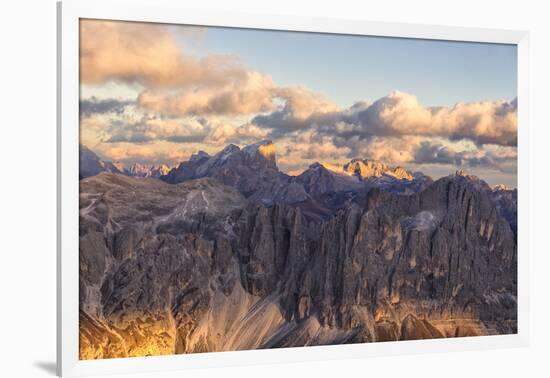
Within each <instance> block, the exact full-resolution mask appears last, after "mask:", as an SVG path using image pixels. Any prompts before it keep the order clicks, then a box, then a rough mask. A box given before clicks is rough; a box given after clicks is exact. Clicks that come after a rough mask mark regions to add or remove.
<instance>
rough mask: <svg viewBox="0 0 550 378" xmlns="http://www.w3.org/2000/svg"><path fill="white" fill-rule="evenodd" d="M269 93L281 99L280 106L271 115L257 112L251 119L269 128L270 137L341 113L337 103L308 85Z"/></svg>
mask: <svg viewBox="0 0 550 378" xmlns="http://www.w3.org/2000/svg"><path fill="white" fill-rule="evenodd" d="M272 92H273V97H275V98H277V99H279V100H280V101H282V106H280V107H279V108H278V109H277V110H276V111H274V112H272V113H270V114H261V115H257V116H256V117H254V118H253V119H252V121H251V122H252V123H253V124H256V125H258V126H259V127H263V128H269V129H271V130H272V135H273V136H281V135H284V134H286V133H288V132H293V131H296V130H303V129H307V128H310V127H312V126H314V125H316V124H317V123H326V122H327V118H331V119H332V118H333V117H331V116H332V115H335V116H336V117H338V116H339V115H340V108H339V107H338V106H336V105H335V104H333V103H332V102H330V101H329V100H327V99H326V98H325V97H323V96H321V95H319V94H317V93H314V92H311V91H310V90H308V89H307V88H304V87H300V86H297V87H284V88H283V87H281V88H274V89H273V91H272ZM336 119H337V118H334V120H336Z"/></svg>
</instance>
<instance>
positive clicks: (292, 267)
mask: <svg viewBox="0 0 550 378" xmlns="http://www.w3.org/2000/svg"><path fill="white" fill-rule="evenodd" d="M411 21H414V20H411ZM58 45H59V47H60V49H59V52H58V72H57V75H58V78H59V86H58V104H59V105H58V165H59V166H58V172H59V175H58V201H59V202H58V203H59V210H58V230H59V233H58V324H57V330H58V342H57V347H58V374H59V375H63V376H77V375H84V374H116V373H129V372H141V373H143V372H149V371H163V370H164V371H166V370H177V369H188V368H201V367H216V366H235V365H244V364H250V363H273V362H295V361H304V360H316V359H341V358H358V357H365V356H377V355H398V354H404V353H412V352H415V353H418V352H439V351H458V350H472V349H483V348H500V347H510V346H521V345H526V344H527V341H528V338H527V336H528V271H527V269H528V262H527V261H528V255H529V249H528V242H529V235H528V229H529V227H528V214H527V201H528V198H527V193H528V185H529V184H528V154H529V148H528V127H529V125H528V106H529V99H528V82H527V80H528V68H527V67H528V61H527V59H528V35H527V33H526V32H522V31H509V30H485V29H471V28H459V27H446V26H426V25H413V24H392V23H374V22H366V21H359V20H338V19H316V18H304V17H287V16H281V15H269V14H253V15H252V14H246V13H230V12H213V11H199V10H192V9H186V8H184V7H181V6H179V5H178V4H177V2H174V1H165V0H161V1H145V0H139V1H119V0H116V1H110V2H108V3H103V2H100V3H93V2H89V1H88V2H84V1H82V2H81V1H63V3H59V4H58ZM518 206H519V207H518Z"/></svg>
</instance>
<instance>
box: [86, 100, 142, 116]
mask: <svg viewBox="0 0 550 378" xmlns="http://www.w3.org/2000/svg"><path fill="white" fill-rule="evenodd" d="M132 104H133V101H121V100H117V99H113V98H111V99H98V98H97V97H91V98H87V99H82V100H80V107H79V110H80V116H81V117H90V116H91V115H93V114H107V113H116V114H121V113H122V112H124V109H125V108H126V107H127V106H129V105H132Z"/></svg>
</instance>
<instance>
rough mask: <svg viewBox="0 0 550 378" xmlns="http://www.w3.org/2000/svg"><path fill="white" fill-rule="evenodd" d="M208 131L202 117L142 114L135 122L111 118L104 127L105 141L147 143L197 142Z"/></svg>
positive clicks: (208, 127)
mask: <svg viewBox="0 0 550 378" xmlns="http://www.w3.org/2000/svg"><path fill="white" fill-rule="evenodd" d="M209 132H210V125H209V124H208V122H207V121H206V120H204V119H195V118H189V119H185V120H174V119H164V118H159V117H154V116H152V117H151V116H143V117H142V118H141V119H140V120H138V121H137V122H125V121H121V120H113V121H112V122H111V123H110V125H109V126H108V128H107V129H106V134H107V135H108V138H106V140H105V142H106V143H120V142H129V143H149V142H153V141H169V142H174V143H197V142H201V141H203V140H204V138H205V137H206V136H207V135H208V133H209Z"/></svg>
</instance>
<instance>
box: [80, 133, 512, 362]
mask: <svg viewBox="0 0 550 378" xmlns="http://www.w3.org/2000/svg"><path fill="white" fill-rule="evenodd" d="M80 166H81V175H80V176H81V178H82V179H81V181H80V250H79V256H80V260H79V261H80V358H81V359H95V358H110V357H126V356H146V355H159V354H174V353H197V352H209V351H227V350H241V349H257V348H276V347H296V346H306V345H327V344H342V343H363V342H375V341H391V340H411V339H424V338H438V337H462V336H480V335H492V334H507V333H515V332H516V331H517V278H516V277H517V268H516V267H517V242H516V238H517V237H516V232H517V231H516V229H517V190H515V189H508V188H504V187H500V186H499V187H495V188H491V187H490V186H489V185H487V184H486V183H485V182H484V181H483V180H481V179H479V178H477V177H475V176H471V175H467V174H466V173H464V172H462V171H457V172H456V173H454V174H451V175H449V176H447V177H443V178H440V179H438V180H435V181H434V180H432V179H431V178H430V177H428V176H426V175H424V174H422V173H419V172H415V173H413V172H409V171H407V170H405V169H403V168H401V167H390V166H388V165H385V164H383V163H381V162H377V161H371V160H366V159H353V160H351V161H350V162H348V163H346V164H343V165H334V164H323V163H315V164H312V165H311V166H309V167H308V168H307V169H306V170H304V171H303V172H302V173H301V174H299V175H297V176H290V175H288V174H285V173H284V172H281V171H280V170H279V169H278V167H277V157H276V152H275V146H274V145H273V143H272V142H270V141H262V142H258V143H256V144H253V145H249V146H246V147H243V148H239V147H238V146H235V145H229V146H227V147H225V148H224V149H222V150H221V151H220V152H218V153H216V154H214V155H209V154H207V153H205V152H198V153H197V154H195V155H193V156H192V157H191V158H190V159H189V160H188V161H185V162H182V163H180V164H179V165H178V166H177V167H174V168H172V169H171V170H169V171H168V170H167V169H163V170H162V173H159V174H158V176H153V175H152V174H150V175H147V174H142V173H140V174H139V175H138V174H136V173H137V172H144V171H147V172H149V171H150V170H149V169H145V170H141V169H138V168H137V167H136V169H133V170H132V169H126V170H125V169H124V168H123V169H120V168H117V166H116V164H113V163H109V162H105V161H102V160H101V159H99V158H98V157H97V155H95V154H94V153H93V152H91V151H90V150H88V149H84V148H83V149H81V162H80Z"/></svg>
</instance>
